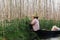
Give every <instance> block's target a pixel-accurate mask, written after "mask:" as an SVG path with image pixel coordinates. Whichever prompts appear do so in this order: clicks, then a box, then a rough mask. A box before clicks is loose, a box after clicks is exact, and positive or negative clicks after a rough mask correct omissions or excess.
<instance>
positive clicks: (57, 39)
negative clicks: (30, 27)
mask: <svg viewBox="0 0 60 40" xmlns="http://www.w3.org/2000/svg"><path fill="white" fill-rule="evenodd" d="M41 40H60V37H55V38H49V39H41Z"/></svg>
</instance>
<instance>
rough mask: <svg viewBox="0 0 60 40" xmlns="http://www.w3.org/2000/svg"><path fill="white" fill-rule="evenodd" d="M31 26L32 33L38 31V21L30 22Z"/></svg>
mask: <svg viewBox="0 0 60 40" xmlns="http://www.w3.org/2000/svg"><path fill="white" fill-rule="evenodd" d="M31 24H33V30H34V31H37V30H39V29H40V27H39V21H38V20H37V19H33V20H32V22H31Z"/></svg>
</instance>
